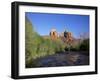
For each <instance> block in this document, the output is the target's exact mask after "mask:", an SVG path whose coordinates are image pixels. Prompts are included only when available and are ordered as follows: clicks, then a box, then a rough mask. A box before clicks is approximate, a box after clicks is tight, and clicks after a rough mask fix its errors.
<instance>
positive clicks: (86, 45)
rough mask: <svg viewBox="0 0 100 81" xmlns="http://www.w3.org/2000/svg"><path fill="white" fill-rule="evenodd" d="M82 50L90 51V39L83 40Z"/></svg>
mask: <svg viewBox="0 0 100 81" xmlns="http://www.w3.org/2000/svg"><path fill="white" fill-rule="evenodd" d="M80 50H82V51H89V39H85V40H83V42H82V43H81V44H80Z"/></svg>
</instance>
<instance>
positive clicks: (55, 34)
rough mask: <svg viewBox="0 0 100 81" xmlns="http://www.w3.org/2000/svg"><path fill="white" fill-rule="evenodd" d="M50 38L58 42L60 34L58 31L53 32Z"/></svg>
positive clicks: (53, 30)
mask: <svg viewBox="0 0 100 81" xmlns="http://www.w3.org/2000/svg"><path fill="white" fill-rule="evenodd" d="M50 37H51V39H52V40H56V39H57V38H58V33H57V31H56V29H52V30H51V32H50Z"/></svg>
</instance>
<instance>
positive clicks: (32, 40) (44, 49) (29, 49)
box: [25, 17, 64, 67]
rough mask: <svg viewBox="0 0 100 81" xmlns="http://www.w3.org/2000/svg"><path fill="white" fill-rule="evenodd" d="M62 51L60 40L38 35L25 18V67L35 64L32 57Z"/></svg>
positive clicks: (62, 46)
mask: <svg viewBox="0 0 100 81" xmlns="http://www.w3.org/2000/svg"><path fill="white" fill-rule="evenodd" d="M60 51H64V44H62V41H61V40H59V39H58V40H56V41H52V40H51V39H50V38H49V39H45V38H43V37H42V36H40V35H39V34H38V33H37V32H36V31H35V30H34V27H32V24H31V22H30V21H29V20H28V19H27V17H26V19H25V54H26V55H25V56H26V59H25V60H26V67H32V66H33V65H36V63H35V62H33V59H37V58H40V57H44V56H47V55H52V54H55V53H56V52H60Z"/></svg>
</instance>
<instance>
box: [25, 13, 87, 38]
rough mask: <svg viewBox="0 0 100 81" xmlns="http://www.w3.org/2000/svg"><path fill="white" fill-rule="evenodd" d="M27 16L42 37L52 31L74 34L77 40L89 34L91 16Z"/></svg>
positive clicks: (42, 14)
mask: <svg viewBox="0 0 100 81" xmlns="http://www.w3.org/2000/svg"><path fill="white" fill-rule="evenodd" d="M25 16H26V17H27V18H28V19H29V20H30V22H31V23H32V25H33V28H34V29H35V31H37V32H38V34H40V35H49V33H50V31H51V29H56V31H57V32H58V33H62V32H64V31H65V30H66V31H69V32H72V34H73V36H74V37H75V38H78V37H79V36H80V34H82V33H89V15H76V14H51V13H33V12H26V13H25Z"/></svg>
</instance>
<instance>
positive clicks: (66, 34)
mask: <svg viewBox="0 0 100 81" xmlns="http://www.w3.org/2000/svg"><path fill="white" fill-rule="evenodd" d="M64 37H65V39H66V41H65V42H66V43H69V44H71V43H72V42H73V36H72V33H71V32H66V31H65V32H64Z"/></svg>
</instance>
